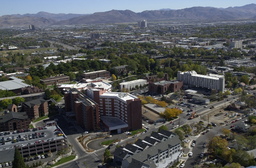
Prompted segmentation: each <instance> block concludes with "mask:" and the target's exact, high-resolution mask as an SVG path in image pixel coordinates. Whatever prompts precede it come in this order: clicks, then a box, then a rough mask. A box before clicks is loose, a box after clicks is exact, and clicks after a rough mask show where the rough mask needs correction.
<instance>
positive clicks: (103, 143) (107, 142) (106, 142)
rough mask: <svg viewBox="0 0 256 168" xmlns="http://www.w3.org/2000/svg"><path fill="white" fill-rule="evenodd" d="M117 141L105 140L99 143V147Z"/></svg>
mask: <svg viewBox="0 0 256 168" xmlns="http://www.w3.org/2000/svg"><path fill="white" fill-rule="evenodd" d="M116 141H117V140H116V139H112V140H107V141H104V142H102V143H101V145H110V144H112V143H115V142H116Z"/></svg>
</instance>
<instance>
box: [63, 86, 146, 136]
mask: <svg viewBox="0 0 256 168" xmlns="http://www.w3.org/2000/svg"><path fill="white" fill-rule="evenodd" d="M96 93H97V94H96ZM94 94H96V96H95V95H94V96H92V95H91V96H90V97H91V98H90V97H88V96H86V95H85V94H84V93H82V92H79V91H77V90H70V91H69V92H66V93H65V95H64V99H65V108H66V111H67V112H71V113H73V115H74V116H75V119H76V121H77V123H78V124H79V125H81V126H82V127H84V128H85V129H87V130H96V129H98V128H99V126H100V120H101V123H102V125H104V126H105V128H108V130H109V131H113V130H117V132H120V131H121V129H123V130H136V129H140V128H141V127H142V112H141V101H140V99H139V98H137V97H136V96H133V95H131V94H128V93H122V92H94ZM92 98H94V99H95V101H94V100H92ZM114 122H115V123H114Z"/></svg>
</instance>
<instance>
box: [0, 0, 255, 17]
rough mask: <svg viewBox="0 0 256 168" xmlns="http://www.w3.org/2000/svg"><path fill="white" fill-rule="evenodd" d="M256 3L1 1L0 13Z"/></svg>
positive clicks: (200, 0)
mask: <svg viewBox="0 0 256 168" xmlns="http://www.w3.org/2000/svg"><path fill="white" fill-rule="evenodd" d="M251 3H255V4H256V0H0V16H2V15H10V14H26V13H30V14H35V13H38V12H41V11H44V12H49V13H66V14H67V13H75V14H92V13H94V12H105V11H109V10H112V9H115V10H126V9H128V10H131V11H134V12H142V11H145V10H158V9H184V8H189V7H194V6H203V7H217V8H227V7H234V6H243V5H247V4H251Z"/></svg>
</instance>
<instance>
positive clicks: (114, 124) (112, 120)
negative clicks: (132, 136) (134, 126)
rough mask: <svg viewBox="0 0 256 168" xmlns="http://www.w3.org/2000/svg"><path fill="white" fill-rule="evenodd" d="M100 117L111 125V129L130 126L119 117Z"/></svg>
mask: <svg viewBox="0 0 256 168" xmlns="http://www.w3.org/2000/svg"><path fill="white" fill-rule="evenodd" d="M100 119H101V120H102V121H103V123H104V124H106V125H107V126H108V127H109V130H110V131H111V130H116V129H121V128H127V127H128V124H126V123H125V122H123V121H122V120H120V119H119V118H117V117H110V116H102V117H101V118H100Z"/></svg>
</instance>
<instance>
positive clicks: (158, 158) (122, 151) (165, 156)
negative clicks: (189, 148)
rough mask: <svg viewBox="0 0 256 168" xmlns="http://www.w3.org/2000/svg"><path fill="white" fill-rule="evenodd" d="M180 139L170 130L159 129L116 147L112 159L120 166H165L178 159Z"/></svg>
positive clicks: (151, 167)
mask: <svg viewBox="0 0 256 168" xmlns="http://www.w3.org/2000/svg"><path fill="white" fill-rule="evenodd" d="M180 153H181V141H180V140H179V138H178V136H177V135H175V134H174V133H172V132H169V131H165V130H160V131H159V132H152V134H151V135H150V136H148V137H146V138H144V139H138V140H137V141H136V142H135V143H134V144H127V145H126V146H124V147H120V148H116V150H115V152H114V161H115V162H116V163H117V164H120V165H122V168H130V167H134V168H135V167H136V168H145V167H147V168H166V167H170V166H171V165H172V164H173V163H174V162H175V161H177V160H178V158H179V155H180Z"/></svg>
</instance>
